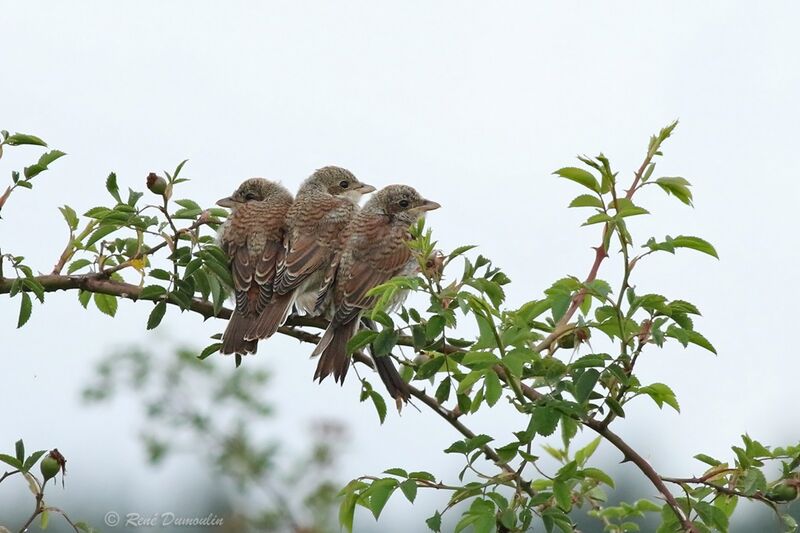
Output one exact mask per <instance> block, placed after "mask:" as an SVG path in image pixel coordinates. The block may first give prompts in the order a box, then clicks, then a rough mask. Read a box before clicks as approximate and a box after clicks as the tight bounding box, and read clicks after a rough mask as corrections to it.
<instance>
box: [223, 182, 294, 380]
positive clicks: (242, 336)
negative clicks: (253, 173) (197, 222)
mask: <svg viewBox="0 0 800 533" xmlns="http://www.w3.org/2000/svg"><path fill="white" fill-rule="evenodd" d="M217 205H219V206H222V207H227V208H230V210H231V215H230V216H229V217H228V220H227V221H226V222H225V224H223V226H222V227H221V228H220V232H219V244H220V247H221V248H222V249H223V251H224V252H225V254H226V255H227V256H228V258H229V260H230V268H231V276H232V278H233V288H234V294H235V299H236V306H235V309H234V311H233V314H232V315H231V318H230V321H229V322H228V327H227V328H226V329H225V333H223V335H222V347H221V348H220V352H221V353H223V354H232V353H235V354H236V364H237V366H238V365H239V363H240V362H241V355H244V354H248V353H255V352H256V345H257V342H258V341H257V340H256V339H249V338H247V336H246V333H247V332H248V331H249V330H250V329H251V328H252V327H253V326H254V325H255V324H256V323H257V322H258V318H259V316H260V315H261V314H262V312H263V311H264V309H266V308H267V307H268V304H269V302H270V301H271V300H272V296H273V284H274V281H275V273H276V271H277V268H278V264H279V263H280V262H281V260H282V259H283V254H284V246H283V242H284V238H285V226H284V222H285V220H286V214H287V212H288V211H289V208H290V207H291V205H292V194H291V193H290V192H289V191H288V190H286V188H285V187H283V185H280V184H279V183H275V182H272V181H269V180H266V179H263V178H251V179H248V180H246V181H245V182H243V183H242V184H241V185H240V186H239V188H238V189H236V191H235V192H234V193H233V194H232V195H230V196H229V197H227V198H223V199H221V200H219V201H218V202H217Z"/></svg>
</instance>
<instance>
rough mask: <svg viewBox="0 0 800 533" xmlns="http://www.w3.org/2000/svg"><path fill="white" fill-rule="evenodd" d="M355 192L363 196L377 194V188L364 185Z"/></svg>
mask: <svg viewBox="0 0 800 533" xmlns="http://www.w3.org/2000/svg"><path fill="white" fill-rule="evenodd" d="M353 190H354V191H356V192H359V193H361V194H369V193H371V192H375V187H373V186H372V185H367V184H366V183H362V184H361V185H359V186H358V187H356V188H355V189H353Z"/></svg>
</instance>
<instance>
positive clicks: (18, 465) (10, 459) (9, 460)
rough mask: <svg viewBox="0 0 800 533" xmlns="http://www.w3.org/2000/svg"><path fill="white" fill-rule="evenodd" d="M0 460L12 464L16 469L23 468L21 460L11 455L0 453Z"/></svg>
mask: <svg viewBox="0 0 800 533" xmlns="http://www.w3.org/2000/svg"><path fill="white" fill-rule="evenodd" d="M0 461H2V462H4V463H6V464H7V465H9V466H13V467H14V468H16V469H17V470H22V469H23V468H24V465H23V464H22V461H20V460H19V459H17V458H16V457H12V456H10V455H7V454H4V453H0Z"/></svg>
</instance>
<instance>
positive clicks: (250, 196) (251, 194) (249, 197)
mask: <svg viewBox="0 0 800 533" xmlns="http://www.w3.org/2000/svg"><path fill="white" fill-rule="evenodd" d="M244 199H245V200H247V201H250V200H255V199H256V193H254V192H249V193H247V194H245V195H244Z"/></svg>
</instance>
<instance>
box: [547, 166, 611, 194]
mask: <svg viewBox="0 0 800 533" xmlns="http://www.w3.org/2000/svg"><path fill="white" fill-rule="evenodd" d="M553 174H556V175H557V176H561V177H562V178H566V179H568V180H570V181H574V182H575V183H580V184H581V185H583V186H584V187H586V188H588V189H591V190H593V191H595V192H600V184H599V183H597V178H595V177H594V175H592V173H591V172H587V171H586V170H583V169H582V168H576V167H564V168H560V169H558V170H556V171H555V172H554V173H553Z"/></svg>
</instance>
